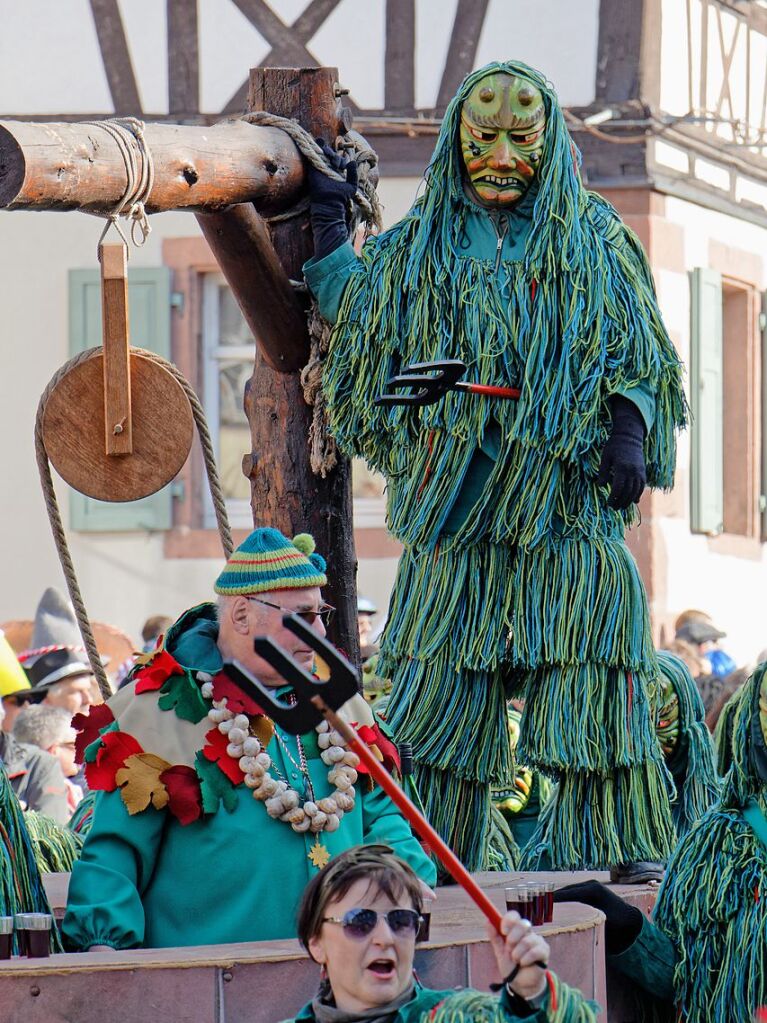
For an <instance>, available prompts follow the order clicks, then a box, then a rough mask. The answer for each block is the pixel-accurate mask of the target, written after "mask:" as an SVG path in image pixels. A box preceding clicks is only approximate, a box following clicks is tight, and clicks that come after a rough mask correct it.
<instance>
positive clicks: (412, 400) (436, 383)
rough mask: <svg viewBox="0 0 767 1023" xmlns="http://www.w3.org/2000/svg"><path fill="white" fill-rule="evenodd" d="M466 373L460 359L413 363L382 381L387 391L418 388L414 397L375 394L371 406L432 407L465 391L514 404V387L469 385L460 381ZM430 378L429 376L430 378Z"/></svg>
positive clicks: (515, 395)
mask: <svg viewBox="0 0 767 1023" xmlns="http://www.w3.org/2000/svg"><path fill="white" fill-rule="evenodd" d="M465 372H466V363H465V362H461V360H460V359H443V360H441V361H438V362H414V363H412V364H411V365H410V366H407V367H406V368H405V369H404V370H403V371H402V372H401V373H398V374H397V376H394V377H390V378H389V379H388V380H387V381H386V386H387V387H394V388H395V389H396V388H400V387H418V388H420V389H419V390H418V391H417V392H416V393H415V394H379V396H378V397H377V398H376V399H375V400H374V402H373V404H374V405H433V404H434V403H435V402H438V401H439V400H440V398H443V397H444V396H445V395H446V394H447V392H448V391H469V392H471V393H472V394H484V395H486V396H487V397H491V398H506V399H510V400H512V401H516V400H517V398H519V395H520V392H519V390H518V389H517V388H516V387H494V386H491V385H490V384H470V383H467V382H466V381H465V380H461V377H462V376H463V374H464V373H465ZM432 374H433V375H432Z"/></svg>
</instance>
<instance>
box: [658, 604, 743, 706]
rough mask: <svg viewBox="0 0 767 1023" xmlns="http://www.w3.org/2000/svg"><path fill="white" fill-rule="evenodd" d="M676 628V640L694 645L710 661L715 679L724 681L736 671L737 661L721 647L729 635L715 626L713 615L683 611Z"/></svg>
mask: <svg viewBox="0 0 767 1023" xmlns="http://www.w3.org/2000/svg"><path fill="white" fill-rule="evenodd" d="M674 627H675V630H676V633H675V639H678V640H682V641H683V642H686V643H690V644H692V646H694V647H695V649H696V650H697V651H698V654H699V656H700V657H703V658H705V660H706V661H708V663H709V665H710V666H711V674H712V675H714V676H715V678H717V679H722V678H724V677H725V676H726V675H729V674H731V673H732V672H733V671H735V670H736V668H737V664H736V663H735V661H734V660H733V659H732V657H730V655H729V654H728V653H727V652H726V651H724V650H722V649H721V647H720V646H719V640H720V639H724V638H725V636H726V635H727V633H726V632H722V630H721V629H718V628H717V627H716V625H714V623H713V621H712V620H711V615H708V614H706V612H705V611H696V610H693V609H690V610H687V611H683V612H682V613H681V614H680V615H679V617H678V618H677V620H676V622H675V623H674ZM701 674H702V673H701ZM707 709H708V708H707Z"/></svg>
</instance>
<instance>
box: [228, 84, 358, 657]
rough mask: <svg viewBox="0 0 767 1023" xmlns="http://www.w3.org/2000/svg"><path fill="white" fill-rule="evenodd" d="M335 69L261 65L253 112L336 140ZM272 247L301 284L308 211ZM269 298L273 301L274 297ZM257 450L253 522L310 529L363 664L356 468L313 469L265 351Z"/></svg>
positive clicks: (340, 633)
mask: <svg viewBox="0 0 767 1023" xmlns="http://www.w3.org/2000/svg"><path fill="white" fill-rule="evenodd" d="M337 81H338V72H337V70H336V69H335V68H302V69H293V68H255V69H254V70H252V71H251V73H250V85H249V91H248V109H249V110H268V111H269V112H270V113H273V114H278V115H280V116H282V117H293V118H295V119H296V120H297V121H298V122H299V123H300V124H301V125H302V126H303V127H304V128H306V129H307V131H309V132H311V134H312V135H314V136H323V137H324V138H326V139H328V140H330V141H331V142H332V140H334V139H335V137H336V135H337V134H338V133H339V132H340V131H341V130H343V129H342V120H341V118H342V116H343V115H342V113H341V109H340V105H339V103H338V98H337V95H336V83H337ZM270 233H271V237H272V244H273V245H274V248H275V251H276V252H277V255H278V257H279V260H280V262H281V264H282V266H283V269H284V270H285V272H286V273H287V275H288V277H290V278H291V279H293V280H301V268H302V266H303V264H304V263H305V262H306V260H307V259H309V258H310V257H311V255H312V254H313V241H312V233H311V227H310V224H309V218H308V215H307V214H303V215H302V216H299V217H294V218H291V219H289V220H285V221H281V222H278V223H275V224H274V225H272V226H271V227H270ZM267 301H268V299H267ZM245 413H246V415H247V417H248V421H249V422H250V431H251V443H252V451H251V453H250V455H246V456H245V458H244V459H243V470H244V471H245V474H246V475H247V476H249V477H250V481H251V495H252V496H251V505H252V508H253V521H254V524H255V525H257V526H259V525H263V526H266V525H270V526H276V527H277V528H278V529H281V530H282V531H283V532H284V533H286V534H287V535H288V536H292V535H294V534H295V533H298V532H303V531H306V532H309V533H311V534H312V535H313V536H314V538H315V540H316V541H317V550H318V552H319V553H320V554H322V555H323V556H324V557H325V558H326V559H327V561H328V580H329V584H328V587H327V590H326V599H327V600H328V601H329V603H331V604H333V605H334V606H335V607H336V608H337V609H338V613H337V615H336V617H335V621H334V622H333V624H332V625H331V629H330V638H331V640H332V641H333V642H334V643H335V644H336V645H337V646H339V647H341V648H342V649H343V650H344V652H345V653H346V654H347V656H348V657H349V658H350V660H352V661H353V662H354V663H358V662H359V638H358V634H357V603H356V572H357V560H356V556H355V552H354V533H353V524H352V491H351V465H350V463H349V461H348V460H347V459H343V458H341V459H339V463H338V465H337V466H336V468H335V469H333V470H332V471H331V472H330V473H329V474H328V476H327V477H326V478H325V479H322V478H320V477H319V476H315V475H314V474H313V472H312V470H311V467H310V465H309V446H308V435H309V426H310V424H311V420H312V409H311V408H310V407H309V406H308V405H307V404H306V403H305V401H304V397H303V391H302V388H301V382H300V379H299V376H298V374H296V373H279V372H275V371H274V370H273V369H271V368H270V367H269V365H268V363H267V361H266V359H265V358H264V356H263V355H262V354H261V351H260V350H258V351H257V354H256V362H255V367H254V370H253V376H252V377H251V379H250V380H249V382H248V385H247V387H246V391H245Z"/></svg>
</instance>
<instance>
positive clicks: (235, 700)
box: [213, 671, 266, 717]
mask: <svg viewBox="0 0 767 1023" xmlns="http://www.w3.org/2000/svg"><path fill="white" fill-rule="evenodd" d="M224 697H226V706H227V709H228V710H231V711H232V713H233V714H249V715H251V717H252V716H253V715H254V714H264V715H265V712H264V711H263V710H262V708H261V707H259V705H258V704H257V703H256V701H255V700H253V699H251V698H250V697H249V696H246V695H245V693H243V691H242V690H241V689H240V688H239V687H238V686H236V685H235V683H234V682H233V681H232V680H231V679H230V678H229V676H228V675H225V674H224V673H223V671H221V672H219V673H218V675H216V677H215V678H214V679H213V699H214V700H223V699H224ZM265 716H266V715H265Z"/></svg>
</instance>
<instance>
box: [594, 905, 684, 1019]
mask: <svg viewBox="0 0 767 1023" xmlns="http://www.w3.org/2000/svg"><path fill="white" fill-rule="evenodd" d="M676 963H677V954H676V949H675V948H674V945H673V943H672V941H671V939H670V938H669V937H668V936H667V935H665V934H664V933H663V931H662V930H661V929H660V928H659V927H656V926H655V924H653V923H651V922H650V921H649V920H648V919H647V917H644V916H643V918H642V930H641V931H640V932H639V934H638V935H637V937H636V939H635V940H634V942H633V944H631V945H629V947H628V948H627V949H626V950H625V952H621V953H620V954H619V955H614V956H607V964H608V965H609V966H612V967H614V968H615V969H616V970H618V971H619V972H620V973H622V974H623V975H624V976H626V977H629V978H630V979H631V980H633V981H634V983H636V984H638V985H639V986H640V987H641V988H643V989H644V990H645V991H647V992H648V993H649V994H651V995H653V996H654V997H655V998H659V999H661V1000H662V1001H666V1002H672V1001H673V1000H674V969H675V967H676Z"/></svg>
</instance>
